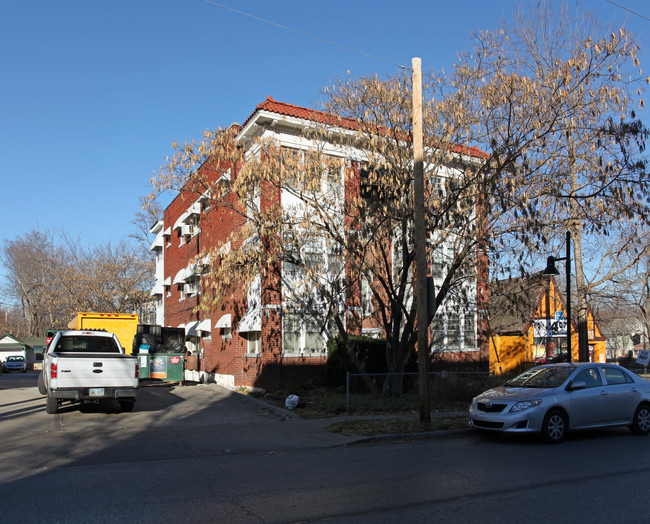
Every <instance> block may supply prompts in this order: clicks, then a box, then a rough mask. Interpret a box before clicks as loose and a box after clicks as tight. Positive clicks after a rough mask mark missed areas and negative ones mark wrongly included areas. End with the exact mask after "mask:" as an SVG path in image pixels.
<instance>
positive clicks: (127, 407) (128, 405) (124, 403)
mask: <svg viewBox="0 0 650 524" xmlns="http://www.w3.org/2000/svg"><path fill="white" fill-rule="evenodd" d="M133 406H135V400H133V399H129V400H120V408H121V409H122V411H123V412H124V413H128V412H130V411H133Z"/></svg>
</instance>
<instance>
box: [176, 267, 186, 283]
mask: <svg viewBox="0 0 650 524" xmlns="http://www.w3.org/2000/svg"><path fill="white" fill-rule="evenodd" d="M185 278H186V277H185V268H183V269H181V270H180V271H179V272H178V273H176V276H175V277H174V284H183V283H185Z"/></svg>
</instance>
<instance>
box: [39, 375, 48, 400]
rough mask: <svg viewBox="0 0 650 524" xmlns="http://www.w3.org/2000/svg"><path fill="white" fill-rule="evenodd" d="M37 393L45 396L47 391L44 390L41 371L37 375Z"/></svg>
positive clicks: (43, 379)
mask: <svg viewBox="0 0 650 524" xmlns="http://www.w3.org/2000/svg"><path fill="white" fill-rule="evenodd" d="M38 392H39V393H40V394H41V395H45V394H46V393H47V389H45V378H43V372H42V371H41V372H40V373H39V374H38Z"/></svg>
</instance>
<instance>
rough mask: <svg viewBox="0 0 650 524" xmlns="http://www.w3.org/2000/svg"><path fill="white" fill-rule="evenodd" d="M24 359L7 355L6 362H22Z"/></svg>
mask: <svg viewBox="0 0 650 524" xmlns="http://www.w3.org/2000/svg"><path fill="white" fill-rule="evenodd" d="M23 360H25V359H24V358H23V357H7V362H22V361H23Z"/></svg>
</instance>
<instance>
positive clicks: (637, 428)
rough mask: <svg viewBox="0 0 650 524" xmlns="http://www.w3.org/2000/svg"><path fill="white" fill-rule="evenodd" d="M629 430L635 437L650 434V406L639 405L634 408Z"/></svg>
mask: <svg viewBox="0 0 650 524" xmlns="http://www.w3.org/2000/svg"><path fill="white" fill-rule="evenodd" d="M630 429H631V430H632V432H633V433H636V434H637V435H647V434H648V433H650V406H648V405H647V404H641V405H640V406H639V407H638V408H636V411H635V412H634V420H633V421H632V426H631V427H630Z"/></svg>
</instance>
